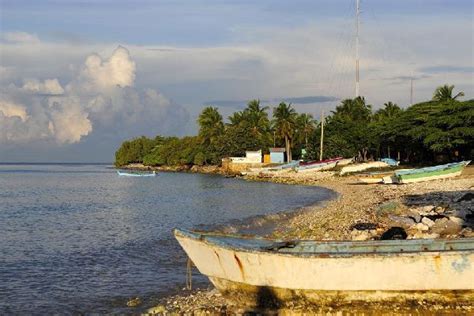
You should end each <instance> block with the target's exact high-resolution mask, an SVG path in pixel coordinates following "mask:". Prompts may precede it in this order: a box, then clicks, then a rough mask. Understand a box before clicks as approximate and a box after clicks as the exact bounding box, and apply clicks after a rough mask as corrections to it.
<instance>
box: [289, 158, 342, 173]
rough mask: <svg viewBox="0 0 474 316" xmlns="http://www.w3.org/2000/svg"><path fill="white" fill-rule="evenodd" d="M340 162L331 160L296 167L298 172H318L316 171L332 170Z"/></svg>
mask: <svg viewBox="0 0 474 316" xmlns="http://www.w3.org/2000/svg"><path fill="white" fill-rule="evenodd" d="M337 164H338V162H337V161H335V162H329V163H322V164H319V165H311V166H308V167H298V168H296V172H298V173H309V172H316V171H325V170H331V169H333V168H334V167H336V166H337Z"/></svg>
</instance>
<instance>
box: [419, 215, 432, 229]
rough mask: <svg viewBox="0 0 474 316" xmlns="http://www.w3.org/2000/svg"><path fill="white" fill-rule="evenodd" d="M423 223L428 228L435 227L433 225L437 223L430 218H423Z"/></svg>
mask: <svg viewBox="0 0 474 316" xmlns="http://www.w3.org/2000/svg"><path fill="white" fill-rule="evenodd" d="M421 222H422V223H423V224H425V225H426V226H428V227H431V226H433V225H434V224H435V222H434V221H432V220H431V219H429V218H428V217H423V218H422V219H421Z"/></svg>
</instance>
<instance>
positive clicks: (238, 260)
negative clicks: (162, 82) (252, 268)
mask: <svg viewBox="0 0 474 316" xmlns="http://www.w3.org/2000/svg"><path fill="white" fill-rule="evenodd" d="M234 259H235V261H236V262H237V266H238V267H239V270H240V275H241V276H242V280H243V281H245V273H244V266H243V265H242V262H241V261H240V259H239V257H238V256H237V254H235V253H234Z"/></svg>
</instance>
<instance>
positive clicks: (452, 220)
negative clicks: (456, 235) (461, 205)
mask: <svg viewBox="0 0 474 316" xmlns="http://www.w3.org/2000/svg"><path fill="white" fill-rule="evenodd" d="M449 220H450V221H451V222H454V223H456V224H458V225H459V226H462V225H463V224H464V219H462V218H459V217H456V216H449Z"/></svg>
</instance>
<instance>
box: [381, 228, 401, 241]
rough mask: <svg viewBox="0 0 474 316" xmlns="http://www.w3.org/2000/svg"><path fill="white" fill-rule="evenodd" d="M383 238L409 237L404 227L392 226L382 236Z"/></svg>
mask: <svg viewBox="0 0 474 316" xmlns="http://www.w3.org/2000/svg"><path fill="white" fill-rule="evenodd" d="M380 239H382V240H395V239H407V233H406V232H405V230H404V229H403V228H402V227H390V228H389V229H388V230H387V231H386V232H384V233H383V234H382V236H381V237H380Z"/></svg>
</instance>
